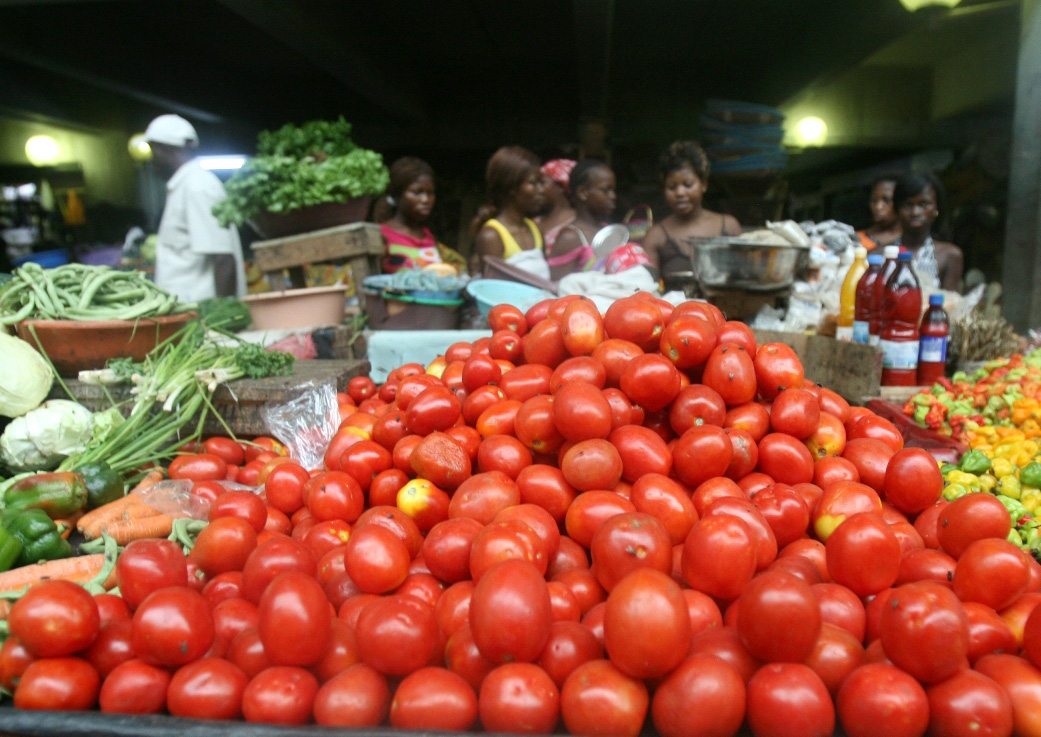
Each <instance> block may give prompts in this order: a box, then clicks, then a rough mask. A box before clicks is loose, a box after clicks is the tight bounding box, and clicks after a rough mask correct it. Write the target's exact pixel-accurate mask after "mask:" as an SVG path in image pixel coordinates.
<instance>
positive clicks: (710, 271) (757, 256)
mask: <svg viewBox="0 0 1041 737" xmlns="http://www.w3.org/2000/svg"><path fill="white" fill-rule="evenodd" d="M806 251H807V249H806V247H805V246H797V245H794V244H790V243H788V244H783V245H782V244H773V243H756V242H754V241H748V240H742V239H741V238H727V237H720V238H701V239H694V240H692V241H691V258H692V261H693V267H694V274H695V275H696V277H697V280H698V283H699V284H700V285H701V286H702V288H716V289H720V288H723V289H745V290H748V291H769V290H773V289H783V288H785V287H789V286H791V284H792V282H793V281H795V273H796V270H797V268H798V266H799V259H800V256H802V255H804V254H805V253H806Z"/></svg>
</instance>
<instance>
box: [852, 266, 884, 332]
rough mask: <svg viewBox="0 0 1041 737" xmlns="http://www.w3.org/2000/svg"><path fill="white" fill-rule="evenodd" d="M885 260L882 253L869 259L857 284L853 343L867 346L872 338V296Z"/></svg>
mask: <svg viewBox="0 0 1041 737" xmlns="http://www.w3.org/2000/svg"><path fill="white" fill-rule="evenodd" d="M883 261H884V258H883V257H882V254H880V253H873V254H871V255H870V256H868V257H867V270H866V271H865V272H864V273H863V275H862V276H861V277H860V280H859V281H858V282H857V291H856V300H855V302H854V309H853V342H854V343H860V344H862V345H867V344H868V341H869V339H870V337H871V335H870V321H871V294H872V289H873V288H874V283H875V280H876V279H878V275H879V274H880V273H881V272H882V262H883Z"/></svg>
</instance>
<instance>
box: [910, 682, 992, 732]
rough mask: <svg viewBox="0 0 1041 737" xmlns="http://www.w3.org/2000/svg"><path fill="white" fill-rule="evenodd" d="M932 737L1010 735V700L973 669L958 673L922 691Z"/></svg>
mask: <svg viewBox="0 0 1041 737" xmlns="http://www.w3.org/2000/svg"><path fill="white" fill-rule="evenodd" d="M925 695H926V697H928V699H929V731H930V733H932V734H944V735H951V737H969V735H984V734H986V735H1008V734H1012V728H1013V717H1012V701H1011V700H1010V699H1009V697H1008V694H1006V693H1005V691H1004V689H1002V687H1001V686H999V685H998V684H997V683H995V682H994V681H993V680H992V679H990V678H988V677H987V676H985V675H983V674H982V673H977V672H976V671H972V670H963V671H960V672H958V673H956V674H954V675H953V676H951V677H950V678H948V679H947V680H946V681H944V682H943V683H937V684H935V685H932V686H929V687H928V688H926V689H925Z"/></svg>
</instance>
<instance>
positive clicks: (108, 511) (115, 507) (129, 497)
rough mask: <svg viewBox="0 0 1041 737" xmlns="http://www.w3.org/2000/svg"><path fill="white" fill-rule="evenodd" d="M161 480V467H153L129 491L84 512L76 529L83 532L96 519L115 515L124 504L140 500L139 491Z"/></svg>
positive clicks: (120, 510)
mask: <svg viewBox="0 0 1041 737" xmlns="http://www.w3.org/2000/svg"><path fill="white" fill-rule="evenodd" d="M162 480H163V469H161V468H153V469H152V470H151V471H149V472H148V473H147V474H145V476H144V478H142V479H141V480H140V481H139V482H138V483H137V485H136V486H135V487H134V488H133V489H131V490H130V493H128V494H126V495H125V496H122V497H120V498H119V499H116V500H115V501H111V502H109V503H108V504H103V505H101V506H100V507H97V508H95V509H92V510H90V511H89V512H87V513H85V514H84V515H83V516H82V517H80V518H79V520H78V521H77V523H76V529H78V530H79V531H80V532H83V531H84V530H85V529H87V528H88V527H91V526H92V525H94V524H95V523H96V522H97V521H98V520H101V519H107V518H110V517H115V516H116V515H118V514H119V513H121V512H122V511H123V507H124V506H126V505H128V504H137V503H139V502H141V492H142V491H144V490H145V489H147V488H149V487H151V486H155V485H156V484H158V483H159V482H160V481H162Z"/></svg>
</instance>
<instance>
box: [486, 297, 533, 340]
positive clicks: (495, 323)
mask: <svg viewBox="0 0 1041 737" xmlns="http://www.w3.org/2000/svg"><path fill="white" fill-rule="evenodd" d="M488 326H489V327H490V328H491V329H492V330H512V331H513V332H515V333H519V334H520V335H523V334H524V333H525V332H527V330H528V323H527V321H526V320H525V318H524V313H523V312H521V311H520V310H519V309H518V308H516V307H514V306H513V305H507V304H501V305H495V306H494V307H492V308H491V309H490V310H488Z"/></svg>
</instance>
